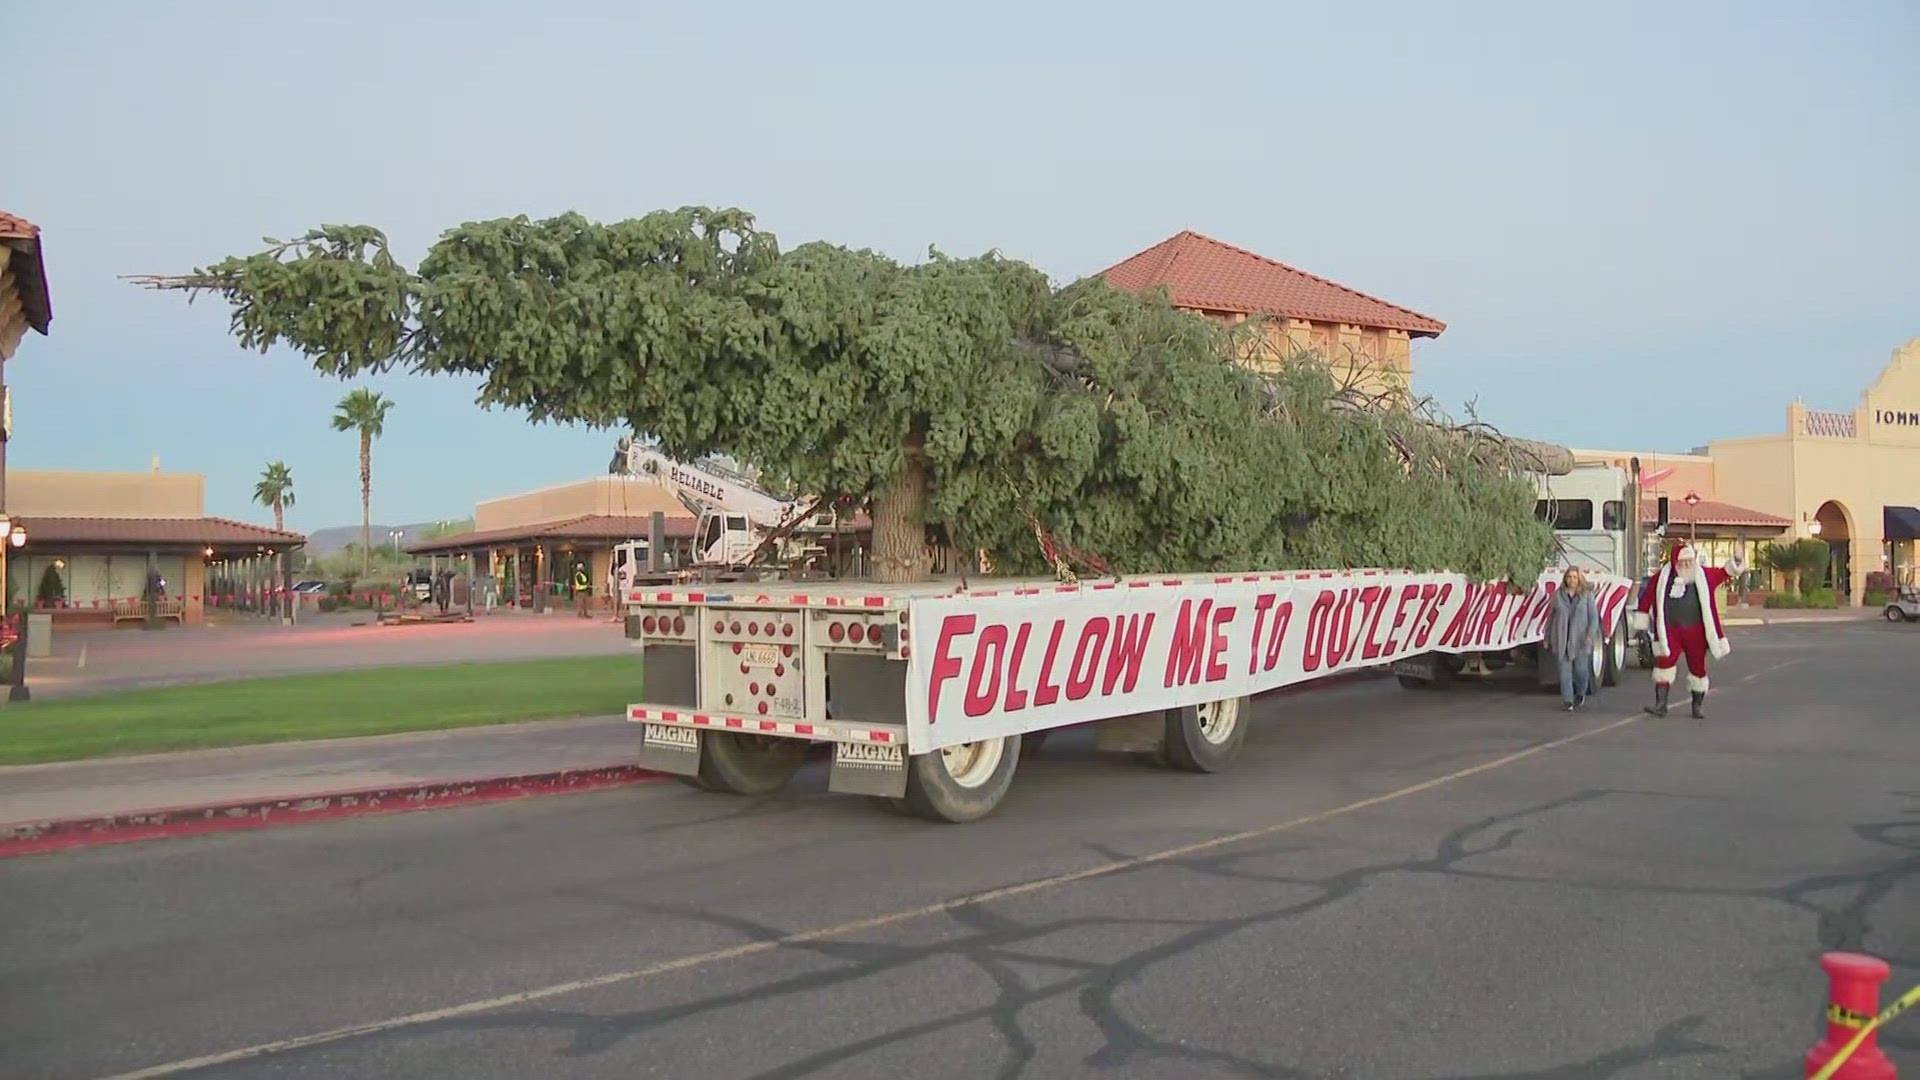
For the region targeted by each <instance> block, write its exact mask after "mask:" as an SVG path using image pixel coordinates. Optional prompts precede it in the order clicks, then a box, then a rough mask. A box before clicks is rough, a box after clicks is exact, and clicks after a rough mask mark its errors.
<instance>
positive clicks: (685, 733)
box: [644, 724, 700, 750]
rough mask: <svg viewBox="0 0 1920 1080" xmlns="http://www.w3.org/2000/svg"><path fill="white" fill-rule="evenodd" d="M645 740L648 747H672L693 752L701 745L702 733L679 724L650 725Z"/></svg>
mask: <svg viewBox="0 0 1920 1080" xmlns="http://www.w3.org/2000/svg"><path fill="white" fill-rule="evenodd" d="M644 739H645V741H646V743H647V745H648V746H671V747H673V748H675V749H681V750H691V749H693V748H694V747H696V746H699V745H700V733H699V732H698V731H695V730H694V729H692V728H690V727H681V726H680V725H678V724H648V725H647V732H646V735H645V736H644Z"/></svg>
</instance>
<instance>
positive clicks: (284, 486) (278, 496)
mask: <svg viewBox="0 0 1920 1080" xmlns="http://www.w3.org/2000/svg"><path fill="white" fill-rule="evenodd" d="M253 501H254V502H257V503H259V504H260V505H261V506H271V507H273V527H274V529H275V530H276V531H278V532H286V531H287V507H289V506H292V505H293V472H292V471H291V470H289V469H288V468H287V463H286V462H284V461H270V462H268V463H267V467H266V468H265V469H264V470H262V471H261V473H260V479H259V481H258V482H257V483H255V484H254V485H253Z"/></svg>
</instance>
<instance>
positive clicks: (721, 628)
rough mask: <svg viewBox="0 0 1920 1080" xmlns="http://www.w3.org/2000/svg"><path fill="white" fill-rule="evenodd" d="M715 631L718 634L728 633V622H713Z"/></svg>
mask: <svg viewBox="0 0 1920 1080" xmlns="http://www.w3.org/2000/svg"><path fill="white" fill-rule="evenodd" d="M713 632H714V633H716V634H724V633H726V632H727V624H726V623H723V622H717V623H714V624H713Z"/></svg>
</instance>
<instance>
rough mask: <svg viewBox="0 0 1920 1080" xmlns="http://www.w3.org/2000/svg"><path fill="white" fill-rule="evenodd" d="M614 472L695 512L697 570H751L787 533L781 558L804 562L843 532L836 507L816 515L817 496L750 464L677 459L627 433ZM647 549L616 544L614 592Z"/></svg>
mask: <svg viewBox="0 0 1920 1080" xmlns="http://www.w3.org/2000/svg"><path fill="white" fill-rule="evenodd" d="M608 471H609V472H611V473H613V474H614V475H619V476H647V477H651V478H653V479H655V480H657V481H659V482H660V483H662V484H664V485H666V486H667V488H668V489H669V490H671V491H672V492H673V493H674V495H675V497H677V498H678V499H679V500H680V502H681V504H682V505H683V506H685V507H686V508H687V510H688V511H689V512H690V513H692V514H693V515H694V517H695V518H696V524H695V526H694V541H693V565H694V566H695V567H696V568H702V569H709V570H711V569H721V570H743V569H745V568H746V566H747V564H748V563H749V562H751V561H753V560H754V557H755V555H756V553H758V552H759V551H760V549H761V548H762V547H763V546H764V545H765V542H766V540H767V538H768V537H770V536H777V537H780V539H779V540H778V541H777V542H776V544H775V548H776V551H775V561H776V562H782V563H800V562H804V561H806V560H807V559H809V558H813V557H816V556H818V555H820V554H822V553H824V551H825V549H824V548H823V547H822V546H821V545H820V544H819V542H818V536H819V535H820V534H822V533H831V532H835V531H840V518H839V514H838V513H837V512H836V510H835V509H834V508H827V509H823V510H819V511H816V512H814V513H813V514H811V515H810V516H809V514H808V510H809V509H810V508H811V507H812V506H813V504H814V502H815V500H811V499H788V498H782V497H780V496H778V495H776V494H774V493H773V492H771V491H768V490H767V489H766V488H765V487H764V486H762V485H761V483H760V482H759V480H758V478H756V477H755V476H753V475H752V474H750V473H749V472H747V471H746V470H745V469H741V468H737V467H735V466H733V465H731V464H729V463H727V462H724V461H721V460H719V459H715V458H703V459H701V460H699V461H695V462H685V461H676V460H675V459H673V458H671V457H669V456H667V455H666V454H664V453H662V452H661V451H660V450H659V449H658V448H656V447H654V446H651V445H649V444H647V443H644V442H642V441H641V440H639V439H636V438H634V437H633V436H631V435H626V436H622V437H621V438H620V441H619V443H618V444H617V445H616V447H615V450H614V456H613V461H612V463H611V464H610V466H609V468H608ZM646 551H647V541H645V540H639V539H632V540H627V541H625V542H623V543H620V544H616V545H614V549H613V559H612V562H611V564H610V566H609V568H608V573H609V574H610V575H611V576H612V578H613V585H614V588H613V592H612V595H615V596H620V595H624V592H625V585H626V583H627V582H628V581H629V580H631V578H632V577H633V576H634V574H636V573H637V572H638V570H639V568H640V567H642V566H644V565H646V563H647V558H646Z"/></svg>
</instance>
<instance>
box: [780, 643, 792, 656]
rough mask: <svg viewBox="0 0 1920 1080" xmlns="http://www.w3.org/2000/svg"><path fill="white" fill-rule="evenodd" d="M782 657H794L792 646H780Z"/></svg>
mask: <svg viewBox="0 0 1920 1080" xmlns="http://www.w3.org/2000/svg"><path fill="white" fill-rule="evenodd" d="M780 655H781V656H792V655H793V646H791V645H782V646H780Z"/></svg>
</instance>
